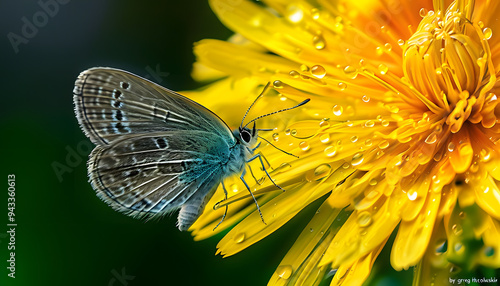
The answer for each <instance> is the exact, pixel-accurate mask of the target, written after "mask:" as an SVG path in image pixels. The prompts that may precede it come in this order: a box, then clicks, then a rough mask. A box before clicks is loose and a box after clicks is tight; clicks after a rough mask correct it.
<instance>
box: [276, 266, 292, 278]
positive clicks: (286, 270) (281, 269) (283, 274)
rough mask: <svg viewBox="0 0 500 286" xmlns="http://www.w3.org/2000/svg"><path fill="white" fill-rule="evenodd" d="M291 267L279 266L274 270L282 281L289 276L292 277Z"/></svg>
mask: <svg viewBox="0 0 500 286" xmlns="http://www.w3.org/2000/svg"><path fill="white" fill-rule="evenodd" d="M292 272H293V269H292V266H290V265H280V266H278V268H276V274H277V275H278V276H279V277H280V278H283V279H288V278H290V276H292Z"/></svg>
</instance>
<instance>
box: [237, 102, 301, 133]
mask: <svg viewBox="0 0 500 286" xmlns="http://www.w3.org/2000/svg"><path fill="white" fill-rule="evenodd" d="M309 101H310V99H309V98H308V99H306V100H304V101H302V102H301V103H299V104H297V105H295V106H292V107H289V108H285V109H280V110H277V111H274V112H271V113H268V114H264V115H261V116H258V117H256V118H254V119H252V120H250V121H249V122H248V123H247V124H245V126H243V128H245V127H247V125H248V124H250V123H252V122H254V121H256V120H259V119H261V118H263V117H266V116H269V115H273V114H276V113H280V112H283V111H287V110H291V109H294V108H297V107H300V106H302V105H304V104H306V103H308V102H309ZM252 105H253V104H252ZM250 107H252V106H250ZM245 116H246V114H245ZM241 124H243V121H242V122H241Z"/></svg>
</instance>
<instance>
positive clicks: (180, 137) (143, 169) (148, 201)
mask: <svg viewBox="0 0 500 286" xmlns="http://www.w3.org/2000/svg"><path fill="white" fill-rule="evenodd" d="M228 158H229V147H228V146H227V144H226V143H225V142H224V141H222V140H221V138H220V137H217V136H212V135H211V134H210V133H207V132H204V131H189V133H188V134H185V132H183V131H170V132H166V133H151V134H149V135H147V136H142V137H132V138H126V139H123V140H120V141H115V142H113V144H111V145H104V146H97V147H96V148H95V149H94V151H93V152H92V154H91V159H90V160H89V164H88V170H89V177H90V182H91V184H92V186H93V187H94V189H95V190H96V192H97V195H98V196H99V197H100V198H101V199H103V200H104V201H105V202H106V203H108V204H109V205H110V206H111V207H113V208H114V209H115V210H117V211H120V212H123V213H125V214H128V215H131V216H134V217H153V216H155V215H164V214H166V213H169V212H172V211H175V210H177V209H179V208H180V207H181V206H182V205H183V204H185V203H186V202H187V201H188V200H189V199H192V200H193V199H195V198H193V197H198V198H205V197H206V196H207V195H210V196H211V194H212V193H213V191H214V190H215V188H216V187H217V186H218V185H219V183H220V181H221V179H222V175H223V167H222V163H224V161H227V160H228Z"/></svg>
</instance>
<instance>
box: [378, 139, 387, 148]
mask: <svg viewBox="0 0 500 286" xmlns="http://www.w3.org/2000/svg"><path fill="white" fill-rule="evenodd" d="M378 147H379V148H380V149H385V148H387V147H389V141H387V140H383V141H381V142H380V143H378Z"/></svg>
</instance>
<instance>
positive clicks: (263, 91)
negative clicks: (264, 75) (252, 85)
mask: <svg viewBox="0 0 500 286" xmlns="http://www.w3.org/2000/svg"><path fill="white" fill-rule="evenodd" d="M270 85H271V83H270V82H268V83H267V84H266V86H265V87H264V89H263V90H262V92H261V93H260V94H259V96H257V98H256V99H255V100H254V101H253V102H252V104H250V107H248V109H247V112H245V115H244V116H243V119H242V120H241V124H240V127H242V126H243V122H244V121H245V118H246V117H247V114H248V112H249V111H250V109H252V106H254V105H255V103H256V102H257V100H259V98H261V97H262V96H263V95H264V94H265V93H266V91H267V90H268V89H269V86H270ZM247 125H248V124H247ZM247 125H245V126H247Z"/></svg>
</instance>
